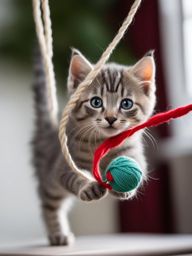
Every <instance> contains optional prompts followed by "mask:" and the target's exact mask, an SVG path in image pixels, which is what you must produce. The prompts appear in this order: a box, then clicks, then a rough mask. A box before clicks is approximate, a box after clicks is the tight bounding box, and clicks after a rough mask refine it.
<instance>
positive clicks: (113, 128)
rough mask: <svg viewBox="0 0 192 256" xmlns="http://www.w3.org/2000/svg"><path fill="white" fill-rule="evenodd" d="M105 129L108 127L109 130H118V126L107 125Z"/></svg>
mask: <svg viewBox="0 0 192 256" xmlns="http://www.w3.org/2000/svg"><path fill="white" fill-rule="evenodd" d="M105 129H108V130H116V128H115V127H113V126H112V125H109V126H107V127H106V128H105Z"/></svg>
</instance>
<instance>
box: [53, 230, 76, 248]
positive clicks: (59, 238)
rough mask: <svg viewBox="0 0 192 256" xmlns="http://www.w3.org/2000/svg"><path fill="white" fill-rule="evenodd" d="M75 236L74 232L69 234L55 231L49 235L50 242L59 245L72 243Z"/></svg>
mask: <svg viewBox="0 0 192 256" xmlns="http://www.w3.org/2000/svg"><path fill="white" fill-rule="evenodd" d="M74 240H75V237H74V235H73V234H72V233H70V234H68V235H64V234H62V233H55V234H51V235H49V242H50V245H52V246H59V245H61V246H62V245H70V244H72V243H73V242H74Z"/></svg>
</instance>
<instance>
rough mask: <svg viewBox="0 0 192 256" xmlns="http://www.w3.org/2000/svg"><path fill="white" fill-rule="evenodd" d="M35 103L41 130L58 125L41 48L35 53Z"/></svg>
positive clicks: (38, 127)
mask: <svg viewBox="0 0 192 256" xmlns="http://www.w3.org/2000/svg"><path fill="white" fill-rule="evenodd" d="M33 92H34V104H35V106H34V107H35V115H36V128H37V130H38V129H40V130H41V132H42V131H43V130H45V129H47V128H48V127H49V128H51V127H52V128H53V127H55V126H58V118H57V113H55V119H53V116H52V115H51V114H52V113H51V111H50V100H51V99H50V97H49V91H48V86H47V83H46V76H45V70H44V65H43V60H42V56H41V53H40V49H39V48H36V49H35V53H34V82H33Z"/></svg>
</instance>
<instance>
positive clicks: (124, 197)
mask: <svg viewBox="0 0 192 256" xmlns="http://www.w3.org/2000/svg"><path fill="white" fill-rule="evenodd" d="M109 193H110V194H111V195H112V196H113V197H115V198H118V199H120V200H128V199H130V198H132V197H134V195H135V191H131V192H117V191H114V190H110V192H109Z"/></svg>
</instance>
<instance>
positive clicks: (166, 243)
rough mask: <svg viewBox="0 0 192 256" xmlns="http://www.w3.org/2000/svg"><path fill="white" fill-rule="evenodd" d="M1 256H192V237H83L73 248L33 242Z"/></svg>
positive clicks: (8, 249)
mask: <svg viewBox="0 0 192 256" xmlns="http://www.w3.org/2000/svg"><path fill="white" fill-rule="evenodd" d="M0 255H3V256H5V255H9V256H14V255H20V256H29V255H31V256H32V255H33V256H45V255H46V256H49V255H51V256H61V255H192V235H107V236H103V235H101V236H89V237H88V236H87V237H85V236H84V237H79V238H77V240H76V242H75V243H74V244H73V245H72V246H67V247H65V246H61V247H59V246H54V247H49V246H47V245H46V244H45V243H44V242H38V243H37V242H32V243H30V244H28V245H26V244H23V245H22V246H20V247H18V246H16V247H15V248H13V247H11V246H9V248H4V249H0Z"/></svg>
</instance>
